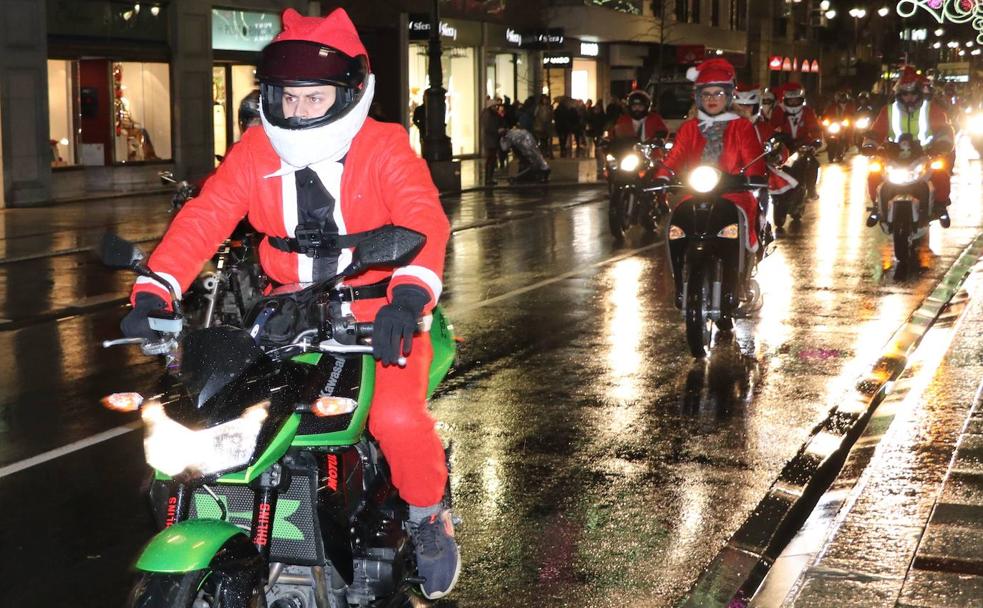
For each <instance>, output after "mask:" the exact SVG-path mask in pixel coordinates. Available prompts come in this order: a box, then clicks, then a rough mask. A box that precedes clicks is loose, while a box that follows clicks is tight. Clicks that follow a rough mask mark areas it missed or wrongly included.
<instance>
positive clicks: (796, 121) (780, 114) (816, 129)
mask: <svg viewBox="0 0 983 608" xmlns="http://www.w3.org/2000/svg"><path fill="white" fill-rule="evenodd" d="M771 126H773V127H775V130H776V131H781V132H782V133H787V134H789V135H790V136H792V140H793V142H794V144H795V145H796V146H802V145H806V144H810V143H812V142H815V141H816V140H817V139H820V138H821V137H822V134H823V130H822V128H821V127H820V126H819V119H817V118H816V112H815V111H813V109H812V108H810V107H809V106H804V107H803V108H802V111H801V112H799V113H798V114H785V110H783V109H782V107H781V106H780V105H779V106H775V111H774V112H772V113H771Z"/></svg>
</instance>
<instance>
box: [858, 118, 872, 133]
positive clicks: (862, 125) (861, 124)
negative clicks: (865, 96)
mask: <svg viewBox="0 0 983 608" xmlns="http://www.w3.org/2000/svg"><path fill="white" fill-rule="evenodd" d="M869 126H870V119H869V118H867V117H866V116H864V117H863V118H858V119H857V128H858V129H860V130H863V129H866V128H867V127H869Z"/></svg>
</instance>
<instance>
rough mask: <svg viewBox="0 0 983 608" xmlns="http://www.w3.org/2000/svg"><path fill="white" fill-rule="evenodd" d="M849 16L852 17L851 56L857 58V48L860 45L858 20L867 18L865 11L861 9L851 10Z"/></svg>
mask: <svg viewBox="0 0 983 608" xmlns="http://www.w3.org/2000/svg"><path fill="white" fill-rule="evenodd" d="M849 15H850V16H851V17H853V56H854V57H856V56H857V54H858V53H857V47H858V46H859V44H860V24H859V22H860V20H861V19H863V18H864V17H866V16H867V10H866V9H863V8H851V9H850V12H849Z"/></svg>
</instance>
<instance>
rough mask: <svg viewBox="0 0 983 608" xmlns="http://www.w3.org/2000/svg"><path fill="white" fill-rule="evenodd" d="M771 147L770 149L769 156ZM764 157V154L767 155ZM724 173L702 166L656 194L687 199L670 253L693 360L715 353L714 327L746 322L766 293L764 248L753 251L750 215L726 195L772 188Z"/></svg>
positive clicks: (672, 229) (674, 221) (675, 212)
mask: <svg viewBox="0 0 983 608" xmlns="http://www.w3.org/2000/svg"><path fill="white" fill-rule="evenodd" d="M771 151H772V144H771V143H770V142H769V143H766V144H765V154H768V153H769V152H771ZM762 156H764V155H762ZM760 158H761V157H758V158H756V159H754V160H753V161H752V162H751V163H749V164H748V165H747V166H745V167H744V168H742V169H741V171H740V173H739V174H737V175H731V174H728V173H723V172H722V171H720V169H718V168H716V167H713V166H710V165H700V166H698V167H695V168H693V169H692V170H690V171H689V172H688V173H687V174H686V175H676V174H673V181H671V182H669V183H668V184H667V185H660V186H654V187H652V188H650V190H653V191H665V190H669V189H673V190H677V191H679V192H680V194H681V195H682V199H681V200H680V201H679V202H678V203H677V204H676V205H675V207H674V208H673V209H672V213H671V215H670V217H669V231H668V238H667V240H666V248H667V253H668V256H669V260H670V262H671V265H672V275H673V281H674V284H675V290H676V305H677V307H679V308H680V309H682V311H683V318H684V321H685V324H686V342H687V344H688V346H689V349H690V353H692V355H693V356H694V357H704V356H706V355H707V352H708V351H709V349H710V345H711V342H712V337H713V327H714V325H716V326H717V328H718V329H719V330H721V331H729V330H730V329H732V328H733V326H734V319H735V318H742V317H746V316H748V315H749V314H751V313H752V312H754V311H755V310H757V309H758V308H760V306H761V302H762V300H761V290H760V288H759V286H758V284H757V281H755V280H754V279H753V278H752V277H753V274H754V270H755V268H756V267H757V263H758V261H760V258H761V255H762V254H763V249H762V248H761V247H759V248H758V250H757V251H752V250H751V247H750V231H751V230H757V227H756V226H750V225H749V222H748V218H747V216H746V215H745V214H744V212H743V211H742V210H741V209H740V207H738V205H736V204H735V203H734V202H732V201H730V200H728V199H726V198H724V195H725V194H727V193H733V192H748V191H757V190H761V189H762V188H767V186H768V184H767V180H766V178H764V177H758V176H751V177H749V176H747V175H745V173H744V172H745V171H746V170H747V167H750V166H751V165H752V164H754V162H757V161H758V160H759V159H760Z"/></svg>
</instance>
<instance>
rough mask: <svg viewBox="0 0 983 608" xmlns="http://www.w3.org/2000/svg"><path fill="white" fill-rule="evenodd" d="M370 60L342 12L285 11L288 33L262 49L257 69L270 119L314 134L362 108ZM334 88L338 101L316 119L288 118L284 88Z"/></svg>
mask: <svg viewBox="0 0 983 608" xmlns="http://www.w3.org/2000/svg"><path fill="white" fill-rule="evenodd" d="M370 76H371V75H370V71H369V58H368V53H367V52H366V51H365V46H364V45H363V44H362V41H361V40H360V39H359V37H358V32H357V31H356V30H355V26H354V24H352V21H351V19H349V17H348V13H346V12H345V11H344V10H343V9H336V10H334V11H332V12H331V14H330V15H328V16H327V17H323V18H322V17H304V16H303V15H301V14H300V13H298V12H297V11H295V10H294V9H292V8H288V9H287V10H285V11H284V12H283V31H281V32H280V33H279V34H278V35H277V36H276V38H274V39H273V42H271V43H270V44H269V45H267V46H266V48H264V49H263V52H262V55H261V57H260V61H259V64H258V66H257V68H256V78H257V79H258V80H259V82H260V91H261V93H262V109H263V115H264V116H265V118H266V119H267V120H268V121H269V122H270V123H271V124H273V125H275V126H277V127H279V128H282V129H309V128H313V127H319V126H322V125H325V124H328V123H330V122H333V121H335V120H339V119H340V118H341V117H343V116H344V115H345V114H346V113H348V112H349V111H350V110H351V109H352V108H354V107H355V106H357V105H358V104H359V101H360V100H361V97H362V96H363V94H364V93H365V91H366V89H367V87H366V84H367V83H368V81H369V79H370ZM321 85H331V86H334V87H336V90H335V92H336V94H335V102H334V105H332V106H331V108H329V109H328V111H327V112H326V113H325V114H324V115H322V116H318V117H313V118H298V117H291V118H285V117H284V116H283V106H282V99H283V88H284V87H310V86H321Z"/></svg>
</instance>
